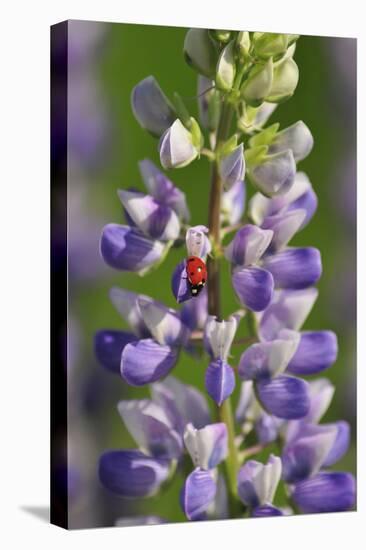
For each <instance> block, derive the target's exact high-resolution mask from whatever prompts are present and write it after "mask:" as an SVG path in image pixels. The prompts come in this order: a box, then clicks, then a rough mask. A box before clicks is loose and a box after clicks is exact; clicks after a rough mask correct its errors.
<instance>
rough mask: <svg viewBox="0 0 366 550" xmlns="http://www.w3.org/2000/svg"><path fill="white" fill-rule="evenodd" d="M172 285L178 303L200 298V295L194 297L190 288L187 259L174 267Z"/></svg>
mask: <svg viewBox="0 0 366 550" xmlns="http://www.w3.org/2000/svg"><path fill="white" fill-rule="evenodd" d="M171 285H172V292H173V294H174V296H175V299H176V300H177V302H178V304H181V303H182V302H186V301H187V300H192V302H195V301H196V300H197V299H198V296H197V297H194V299H193V296H192V293H191V290H190V286H189V283H188V277H187V271H186V260H183V261H182V262H180V263H179V264H178V265H177V267H176V268H175V269H174V272H173V276H172V281H171Z"/></svg>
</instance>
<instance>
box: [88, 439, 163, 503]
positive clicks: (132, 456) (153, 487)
mask: <svg viewBox="0 0 366 550" xmlns="http://www.w3.org/2000/svg"><path fill="white" fill-rule="evenodd" d="M169 469H170V460H166V459H156V458H151V457H149V456H146V455H144V454H143V453H141V452H140V451H137V450H121V451H107V452H105V453H104V454H103V455H102V456H101V457H100V460H99V479H100V481H101V482H102V484H103V485H104V487H105V488H106V489H108V490H109V491H112V492H113V493H116V494H118V495H120V496H122V497H132V498H138V497H147V496H152V495H153V494H155V493H156V492H157V491H158V489H159V487H160V485H161V483H162V482H163V481H165V480H166V478H167V477H168V474H169Z"/></svg>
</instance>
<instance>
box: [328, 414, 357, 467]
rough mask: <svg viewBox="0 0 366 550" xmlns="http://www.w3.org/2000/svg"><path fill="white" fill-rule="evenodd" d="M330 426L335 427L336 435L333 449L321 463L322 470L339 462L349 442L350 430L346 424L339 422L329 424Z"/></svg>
mask: <svg viewBox="0 0 366 550" xmlns="http://www.w3.org/2000/svg"><path fill="white" fill-rule="evenodd" d="M331 426H335V427H336V428H337V435H336V439H335V442H334V445H333V447H332V448H331V450H330V451H329V454H328V456H327V458H326V459H325V461H324V462H323V467H324V468H327V467H328V466H333V464H335V463H336V462H338V460H340V459H341V458H342V456H343V455H345V454H346V452H347V451H348V449H349V445H350V441H351V430H350V425H349V424H348V422H345V421H344V420H340V421H339V422H335V423H334V424H331Z"/></svg>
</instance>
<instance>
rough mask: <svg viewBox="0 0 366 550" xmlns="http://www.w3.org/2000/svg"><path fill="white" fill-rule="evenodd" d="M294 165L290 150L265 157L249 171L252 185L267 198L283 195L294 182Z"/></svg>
mask: <svg viewBox="0 0 366 550" xmlns="http://www.w3.org/2000/svg"><path fill="white" fill-rule="evenodd" d="M295 174H296V164H295V159H294V156H293V154H292V151H291V150H287V151H283V152H281V153H276V154H274V155H269V156H267V157H266V159H265V161H264V162H262V163H261V164H259V165H257V166H255V167H254V168H252V169H251V170H250V177H251V179H252V181H253V183H254V185H255V186H256V187H257V188H258V189H259V191H261V193H263V194H264V195H267V196H277V195H284V194H285V193H287V192H288V191H289V189H290V188H291V186H292V184H293V183H294V180H295Z"/></svg>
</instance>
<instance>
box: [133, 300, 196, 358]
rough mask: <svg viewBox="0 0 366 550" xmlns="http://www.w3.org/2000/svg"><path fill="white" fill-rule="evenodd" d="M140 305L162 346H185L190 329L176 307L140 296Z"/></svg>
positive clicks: (147, 322) (144, 317)
mask: <svg viewBox="0 0 366 550" xmlns="http://www.w3.org/2000/svg"><path fill="white" fill-rule="evenodd" d="M138 306H139V308H140V311H141V316H142V318H143V319H144V322H145V324H146V326H147V328H148V329H149V331H150V334H151V335H152V336H153V338H154V339H155V340H156V341H157V342H158V343H159V344H160V345H162V346H173V347H175V346H183V345H185V344H186V343H187V340H188V338H189V330H188V328H187V327H186V325H184V324H183V323H182V321H181V319H180V317H179V315H178V314H177V312H176V311H175V310H174V309H170V308H167V307H166V306H164V305H163V304H161V303H159V302H157V301H155V300H151V299H149V298H144V297H140V298H139V299H138Z"/></svg>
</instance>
